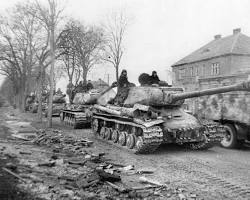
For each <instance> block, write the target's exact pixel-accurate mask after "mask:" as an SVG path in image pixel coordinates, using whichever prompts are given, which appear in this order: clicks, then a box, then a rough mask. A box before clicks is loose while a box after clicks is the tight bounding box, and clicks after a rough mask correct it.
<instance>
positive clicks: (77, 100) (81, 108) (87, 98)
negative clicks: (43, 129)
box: [60, 87, 115, 129]
mask: <svg viewBox="0 0 250 200" xmlns="http://www.w3.org/2000/svg"><path fill="white" fill-rule="evenodd" d="M112 88H113V87H108V88H106V89H105V90H104V91H102V92H100V91H99V90H96V89H92V90H89V91H88V92H82V93H76V95H75V97H74V100H73V104H71V105H67V106H66V107H64V108H63V109H61V112H60V120H61V122H62V123H64V124H65V125H68V126H71V127H72V128H74V129H76V128H81V127H83V126H86V125H90V123H91V115H92V114H91V111H90V110H91V106H92V105H94V104H95V103H96V102H97V99H100V100H101V99H110V98H112V97H114V96H115V93H114V92H113V93H112V92H111V89H112Z"/></svg>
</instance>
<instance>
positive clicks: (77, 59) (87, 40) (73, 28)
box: [59, 20, 104, 86]
mask: <svg viewBox="0 0 250 200" xmlns="http://www.w3.org/2000/svg"><path fill="white" fill-rule="evenodd" d="M60 35H61V38H60V40H59V49H62V50H63V51H64V53H63V54H62V56H61V58H62V60H63V62H64V66H65V68H64V69H65V71H66V73H67V74H68V77H69V85H73V81H74V82H75V84H74V85H75V86H77V83H78V80H79V78H80V76H79V75H81V76H82V78H83V82H84V83H86V82H87V74H88V72H89V70H90V69H91V67H93V66H94V65H95V64H97V63H99V62H101V54H100V53H101V50H102V48H103V45H104V40H103V31H102V29H100V28H98V27H87V26H84V25H83V24H81V23H80V22H79V21H76V20H70V21H69V22H68V23H67V24H66V26H65V28H64V30H63V31H62V34H60ZM80 73H81V74H80Z"/></svg>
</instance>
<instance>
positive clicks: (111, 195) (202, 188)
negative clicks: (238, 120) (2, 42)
mask: <svg viewBox="0 0 250 200" xmlns="http://www.w3.org/2000/svg"><path fill="white" fill-rule="evenodd" d="M8 121H17V122H20V121H32V125H33V126H34V127H36V128H37V129H43V128H44V126H43V125H44V124H45V122H44V123H42V124H41V123H38V122H37V121H36V116H35V114H20V113H19V112H18V111H16V110H13V109H10V108H2V109H1V114H0V122H1V129H0V150H1V149H2V150H1V151H0V152H1V153H0V159H1V160H2V161H1V169H2V167H4V166H5V165H6V164H7V163H14V164H15V165H16V166H17V171H16V173H17V174H19V175H20V176H21V175H23V176H22V177H23V178H24V180H25V182H23V181H21V180H18V179H17V178H14V177H13V175H10V174H8V173H6V172H5V171H2V170H1V171H0V178H1V181H2V180H3V181H4V182H5V183H4V185H7V187H4V186H3V184H0V192H1V193H0V195H3V198H0V199H18V198H19V199H25V196H26V199H36V198H41V199H63V198H64V199H211V200H212V199H250V182H249V180H250V170H249V169H250V156H249V153H250V148H249V147H248V146H247V145H245V146H243V147H242V148H241V149H236V150H228V149H223V148H221V147H219V146H216V147H213V148H211V149H210V150H208V151H190V150H186V149H183V148H181V147H179V146H174V145H170V146H169V145H162V146H161V147H160V148H159V149H158V150H157V151H156V152H154V153H153V154H151V155H135V154H133V153H131V152H128V151H126V150H124V149H122V148H119V147H115V146H112V145H110V144H108V143H107V142H105V141H101V140H99V139H96V138H95V137H94V136H93V134H92V132H91V130H90V129H78V130H72V129H70V128H68V127H66V126H64V125H61V124H60V122H59V119H58V118H54V119H53V125H54V126H53V127H54V129H56V130H58V131H61V132H60V133H62V134H63V135H68V136H73V137H75V138H88V139H89V140H91V141H93V144H92V145H91V146H89V147H84V152H85V153H87V154H88V155H90V154H93V155H98V154H100V153H105V156H104V159H106V160H109V161H110V162H112V163H118V164H121V165H123V166H129V165H134V167H135V169H136V170H138V171H140V170H142V171H143V170H145V169H146V170H148V171H152V172H153V173H152V174H135V173H129V172H130V171H127V172H126V173H122V174H121V181H119V182H117V183H115V184H117V185H119V186H121V185H122V186H126V188H135V187H144V186H145V184H142V183H140V181H139V179H140V177H141V176H144V177H146V178H148V179H150V180H155V181H158V182H159V183H161V184H163V187H159V188H155V189H148V190H143V192H142V193H143V194H134V193H133V192H134V191H133V192H131V191H130V192H129V193H126V192H125V193H124V192H119V191H116V190H115V189H114V188H112V187H110V186H108V185H107V184H106V182H105V181H100V182H98V184H97V185H93V186H91V187H88V188H84V189H77V188H75V187H74V188H68V187H66V188H65V183H64V182H63V181H61V182H62V183H60V184H59V186H58V185H57V182H58V177H59V175H58V172H59V171H60V172H65V171H64V170H69V169H70V170H71V169H72V170H71V171H70V170H69V171H70V172H68V173H69V174H70V173H71V172H72V171H73V172H74V173H76V172H75V171H77V172H79V171H80V172H82V173H85V172H86V171H88V170H89V169H93V168H91V166H89V168H88V167H86V168H84V166H74V167H72V165H65V164H62V163H61V162H60V161H61V160H62V159H64V160H67V159H68V158H69V157H74V156H76V155H75V154H71V155H69V154H67V153H65V152H64V151H61V150H60V151H57V157H58V158H57V161H56V166H54V167H38V166H37V163H41V162H44V161H45V160H49V159H50V158H51V155H54V154H53V148H54V147H55V145H53V144H50V145H45V146H44V145H37V144H33V143H32V144H31V143H29V142H24V141H22V140H18V139H13V138H11V134H12V131H13V130H11V129H8V128H7V127H8ZM3 148H4V149H3ZM20 152H24V153H22V154H20ZM25 152H26V153H25ZM27 152H28V153H27ZM8 155H12V157H11V156H8ZM13 155H14V156H13ZM85 155H86V154H85ZM3 160H4V161H3ZM27 167H28V168H29V170H30V171H27ZM74 170H75V171H74ZM34 171H36V172H34ZM37 171H38V172H37ZM73 172H72V173H73ZM133 172H134V171H133ZM27 174H32V177H28V176H27ZM34 177H35V178H34ZM3 188H7V193H6V190H3ZM38 191H40V193H39V192H38ZM79 193H81V194H79ZM7 194H12V196H8V195H7ZM15 194H17V195H15ZM22 197H23V198H22Z"/></svg>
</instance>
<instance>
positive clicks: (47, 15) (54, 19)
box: [35, 0, 63, 127]
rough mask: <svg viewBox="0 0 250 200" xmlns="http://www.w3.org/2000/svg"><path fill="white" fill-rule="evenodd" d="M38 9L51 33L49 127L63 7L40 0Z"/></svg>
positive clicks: (49, 0) (52, 1)
mask: <svg viewBox="0 0 250 200" xmlns="http://www.w3.org/2000/svg"><path fill="white" fill-rule="evenodd" d="M35 7H36V9H37V10H38V14H37V15H36V17H37V18H38V19H39V20H40V21H41V22H42V23H43V24H44V25H45V26H46V28H47V30H48V33H49V48H50V66H51V67H50V94H49V106H48V127H52V106H53V92H54V84H53V83H54V66H55V58H56V56H55V49H56V39H55V38H56V37H55V32H56V30H57V25H58V23H59V21H60V19H61V18H60V17H61V14H62V11H63V10H62V9H59V6H58V2H57V1H56V0H47V6H44V5H42V4H41V3H39V2H38V1H36V3H35Z"/></svg>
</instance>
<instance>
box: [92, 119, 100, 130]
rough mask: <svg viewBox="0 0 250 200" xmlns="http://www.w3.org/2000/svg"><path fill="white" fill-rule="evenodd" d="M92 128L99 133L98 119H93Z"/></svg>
mask: <svg viewBox="0 0 250 200" xmlns="http://www.w3.org/2000/svg"><path fill="white" fill-rule="evenodd" d="M92 129H93V131H94V133H98V129H99V124H98V119H94V120H93V121H92Z"/></svg>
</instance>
